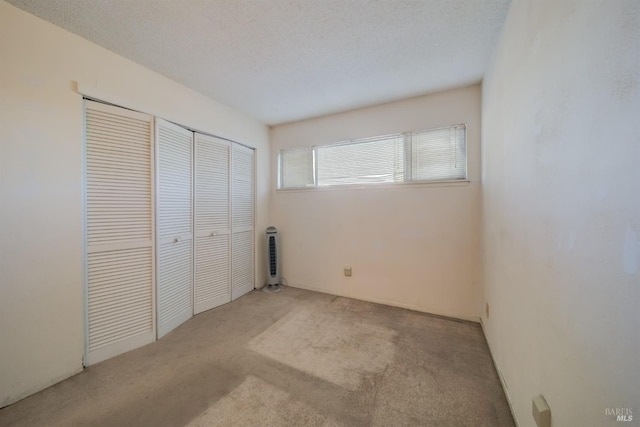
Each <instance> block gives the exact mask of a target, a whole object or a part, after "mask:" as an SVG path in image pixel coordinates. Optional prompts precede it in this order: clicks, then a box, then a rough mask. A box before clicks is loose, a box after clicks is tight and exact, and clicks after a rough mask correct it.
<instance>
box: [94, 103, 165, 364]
mask: <svg viewBox="0 0 640 427" xmlns="http://www.w3.org/2000/svg"><path fill="white" fill-rule="evenodd" d="M85 114H86V116H85V119H86V121H85V135H86V136H85V138H86V142H85V143H86V146H85V150H86V151H85V152H86V158H85V186H86V190H85V197H86V200H85V218H86V242H85V243H86V260H85V262H86V270H85V274H86V277H85V285H86V292H85V295H86V315H87V322H86V349H85V365H91V364H93V363H97V362H100V361H102V360H105V359H108V358H109V357H113V356H115V355H118V354H120V353H124V352H126V351H129V350H131V349H134V348H136V347H139V346H141V345H144V344H147V343H150V342H152V341H153V340H154V337H155V324H154V287H153V284H154V239H153V227H154V224H153V222H154V220H153V214H154V212H153V201H152V200H153V198H152V195H153V149H152V148H153V118H152V117H151V116H148V115H146V114H140V113H136V112H133V111H129V110H125V109H123V108H117V107H113V106H108V105H104V104H100V103H96V102H91V101H86V103H85Z"/></svg>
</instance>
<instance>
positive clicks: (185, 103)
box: [0, 2, 270, 407]
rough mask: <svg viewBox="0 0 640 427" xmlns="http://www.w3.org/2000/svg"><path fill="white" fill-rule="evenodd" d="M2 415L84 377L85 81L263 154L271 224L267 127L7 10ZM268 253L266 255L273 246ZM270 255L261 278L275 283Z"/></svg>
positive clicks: (1, 194)
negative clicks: (268, 270) (81, 89)
mask: <svg viewBox="0 0 640 427" xmlns="http://www.w3.org/2000/svg"><path fill="white" fill-rule="evenodd" d="M0 54H1V55H0V56H1V59H0V62H1V63H2V65H1V66H0V91H1V92H0V138H1V139H0V142H1V146H0V150H1V151H0V178H1V181H0V184H1V188H0V232H1V234H0V279H1V282H0V325H1V327H0V348H1V350H0V407H1V406H4V405H6V404H8V403H10V402H13V401H15V400H17V399H19V398H21V397H23V396H25V395H28V394H30V393H33V392H35V391H37V390H40V389H42V388H44V387H47V386H48V385H50V384H53V383H55V382H57V381H58V380H61V379H63V378H65V377H68V376H69V375H71V374H73V373H76V372H78V371H79V370H81V368H82V354H83V342H84V337H83V322H84V317H83V306H82V295H83V293H82V292H83V283H82V227H81V215H82V194H81V176H82V169H81V160H82V115H83V112H82V111H83V110H82V97H81V96H80V95H78V94H77V93H76V92H75V91H74V86H75V85H74V82H80V83H81V84H83V85H85V86H87V87H92V88H96V90H98V91H101V92H103V93H105V94H109V95H110V96H113V97H114V98H117V99H121V100H123V101H125V102H127V103H130V104H131V106H133V107H134V108H135V107H138V106H148V108H149V110H152V111H148V112H151V113H153V114H157V115H160V116H162V117H164V118H166V119H169V120H172V121H175V122H178V123H181V124H184V125H188V126H191V127H194V128H197V129H200V130H203V131H207V132H211V133H214V134H217V135H221V136H224V137H227V138H230V139H234V140H236V141H240V142H242V143H244V144H247V145H251V146H254V147H256V148H257V170H258V172H257V177H258V180H257V181H258V189H257V206H258V212H257V227H258V229H259V230H263V229H264V228H265V227H266V226H267V225H268V224H267V215H268V209H267V206H268V198H269V188H268V182H269V179H270V174H269V167H270V164H269V148H268V130H267V128H266V127H265V126H264V125H262V124H260V123H258V122H256V121H255V120H252V119H249V118H247V117H245V116H243V115H241V114H239V113H237V112H235V111H233V110H231V109H229V108H227V107H225V106H223V105H220V104H218V103H216V102H213V101H211V100H210V99H207V98H205V97H203V96H201V95H198V94H197V93H195V92H193V91H191V90H189V89H187V88H185V87H183V86H180V85H179V84H177V83H175V82H173V81H171V80H168V79H166V78H164V77H162V76H160V75H158V74H156V73H154V72H151V71H149V70H147V69H145V68H143V67H141V66H138V65H136V64H134V63H132V62H130V61H128V60H126V59H124V58H122V57H119V56H117V55H115V54H113V53H111V52H109V51H107V50H104V49H102V48H100V47H98V46H96V45H93V44H91V43H89V42H87V41H86V40H84V39H81V38H79V37H77V36H75V35H73V34H71V33H68V32H66V31H64V30H62V29H60V28H57V27H55V26H53V25H51V24H48V23H45V22H44V21H42V20H40V19H38V18H35V17H33V16H32V15H29V14H27V13H25V12H22V11H20V10H18V9H16V8H15V7H13V6H10V5H8V4H7V3H5V2H0ZM258 248H259V249H260V250H259V251H258V255H259V256H260V257H261V256H262V254H263V252H264V251H262V250H261V249H262V245H258ZM264 265H265V261H264V259H263V258H258V261H257V266H258V274H257V281H258V283H260V284H261V283H262V282H263V281H264V277H265V276H264V274H265V272H264V268H263V267H264Z"/></svg>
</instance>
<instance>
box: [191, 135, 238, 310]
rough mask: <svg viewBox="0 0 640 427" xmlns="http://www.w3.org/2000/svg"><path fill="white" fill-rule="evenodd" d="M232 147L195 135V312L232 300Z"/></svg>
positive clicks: (215, 139) (228, 144)
mask: <svg viewBox="0 0 640 427" xmlns="http://www.w3.org/2000/svg"><path fill="white" fill-rule="evenodd" d="M230 159H231V145H230V143H229V142H228V141H225V140H222V139H219V138H215V137H212V136H207V135H202V134H199V133H196V134H195V181H194V187H195V197H194V211H195V215H194V218H195V245H194V249H195V254H194V259H195V277H194V313H196V314H197V313H201V312H203V311H205V310H209V309H211V308H214V307H217V306H219V305H221V304H224V303H227V302H230V301H231V289H230V283H231V281H230V259H231V258H230V250H231V246H230V243H231V242H230V229H231V223H230V197H229V196H230V186H229V172H230Z"/></svg>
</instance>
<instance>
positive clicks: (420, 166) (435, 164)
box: [278, 125, 467, 189]
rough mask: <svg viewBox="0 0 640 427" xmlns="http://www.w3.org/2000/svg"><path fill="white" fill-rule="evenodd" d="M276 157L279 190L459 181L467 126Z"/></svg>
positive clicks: (288, 151)
mask: <svg viewBox="0 0 640 427" xmlns="http://www.w3.org/2000/svg"><path fill="white" fill-rule="evenodd" d="M278 160H279V172H278V173H279V184H278V188H279V189H287V188H313V187H328V186H334V185H360V184H380V183H402V182H430V181H448V180H464V179H466V178H467V144H466V127H465V125H454V126H447V127H442V128H437V129H429V130H423V131H416V132H406V133H402V134H394V135H385V136H378V137H373V138H361V139H354V140H351V141H346V142H340V143H336V144H328V145H320V146H315V147H308V148H292V149H285V150H281V151H280V153H279V157H278Z"/></svg>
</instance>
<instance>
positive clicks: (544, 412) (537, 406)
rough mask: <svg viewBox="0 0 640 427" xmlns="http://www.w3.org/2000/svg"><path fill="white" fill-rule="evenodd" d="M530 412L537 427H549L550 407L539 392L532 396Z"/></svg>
mask: <svg viewBox="0 0 640 427" xmlns="http://www.w3.org/2000/svg"><path fill="white" fill-rule="evenodd" d="M532 412H533V419H534V420H536V425H537V426H538V427H551V409H550V408H549V405H547V401H546V400H545V399H544V396H542V395H541V394H539V395H537V396H536V397H534V398H533V408H532Z"/></svg>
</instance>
